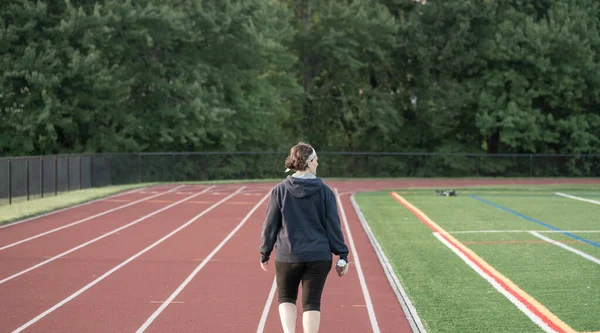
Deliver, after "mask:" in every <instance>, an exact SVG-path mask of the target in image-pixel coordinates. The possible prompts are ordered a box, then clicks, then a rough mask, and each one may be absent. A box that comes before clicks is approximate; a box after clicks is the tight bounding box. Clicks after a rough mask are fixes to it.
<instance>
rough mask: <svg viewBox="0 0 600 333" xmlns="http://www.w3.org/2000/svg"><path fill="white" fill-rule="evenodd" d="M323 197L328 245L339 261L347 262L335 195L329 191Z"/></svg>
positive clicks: (346, 250)
mask: <svg viewBox="0 0 600 333" xmlns="http://www.w3.org/2000/svg"><path fill="white" fill-rule="evenodd" d="M326 193H327V194H326V197H325V216H326V223H325V229H326V230H327V236H328V237H329V245H330V246H331V252H333V254H335V255H338V256H339V257H340V259H343V260H345V261H346V262H348V252H349V251H348V246H346V243H345V242H344V234H343V233H342V226H341V223H340V216H339V214H338V206H337V201H336V198H335V194H334V193H333V191H331V189H328V190H327V191H326Z"/></svg>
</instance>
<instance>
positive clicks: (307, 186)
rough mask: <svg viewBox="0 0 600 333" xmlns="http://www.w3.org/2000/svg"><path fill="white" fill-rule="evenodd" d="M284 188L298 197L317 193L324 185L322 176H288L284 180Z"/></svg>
mask: <svg viewBox="0 0 600 333" xmlns="http://www.w3.org/2000/svg"><path fill="white" fill-rule="evenodd" d="M283 186H284V188H285V189H286V190H287V191H288V192H289V193H290V194H292V195H293V196H295V197H296V198H306V197H310V196H311V195H313V194H315V193H317V192H318V191H319V190H320V189H321V187H322V186H323V180H322V179H320V178H294V177H292V176H288V177H287V178H286V179H285V180H284V181H283Z"/></svg>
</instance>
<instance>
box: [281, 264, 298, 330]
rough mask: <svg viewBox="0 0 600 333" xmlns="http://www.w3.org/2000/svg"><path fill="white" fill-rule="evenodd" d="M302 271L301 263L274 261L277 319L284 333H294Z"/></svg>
mask: <svg viewBox="0 0 600 333" xmlns="http://www.w3.org/2000/svg"><path fill="white" fill-rule="evenodd" d="M303 271H304V264H303V263H287V262H280V261H275V274H276V280H277V301H278V303H279V318H280V319H281V326H283V332H284V333H295V332H296V313H297V311H296V300H297V298H298V286H299V285H300V280H301V279H302V273H303Z"/></svg>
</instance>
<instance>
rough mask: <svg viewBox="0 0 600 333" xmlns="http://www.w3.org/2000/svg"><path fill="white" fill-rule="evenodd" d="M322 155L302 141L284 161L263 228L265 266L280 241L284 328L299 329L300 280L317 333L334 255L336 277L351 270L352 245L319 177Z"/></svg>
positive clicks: (310, 328) (306, 323) (308, 322)
mask: <svg viewBox="0 0 600 333" xmlns="http://www.w3.org/2000/svg"><path fill="white" fill-rule="evenodd" d="M318 165H319V164H318V157H317V153H316V151H315V150H314V149H313V147H311V146H310V145H308V144H306V143H303V142H300V143H298V144H297V145H295V146H294V147H292V149H291V150H290V155H289V156H288V157H287V158H286V160H285V166H286V168H287V170H286V172H288V171H290V170H294V171H295V172H294V174H293V175H291V176H288V177H287V178H286V179H285V180H283V181H282V182H281V183H279V184H278V185H276V186H275V187H274V188H273V189H272V191H271V195H270V199H269V204H268V207H267V211H266V219H265V221H264V223H263V227H262V244H261V246H260V254H261V258H260V263H261V266H262V268H263V269H264V270H265V271H267V267H268V263H269V258H270V255H271V252H272V251H273V248H274V247H275V243H276V244H277V246H276V258H275V275H276V280H277V293H278V299H277V300H278V303H279V316H280V319H281V324H282V326H283V331H284V333H294V332H295V328H296V300H297V298H298V287H299V284H300V282H302V309H303V315H302V324H303V327H304V332H305V333H316V332H318V330H319V325H320V322H321V296H322V293H323V287H324V286H325V280H326V279H327V276H328V274H329V271H330V270H331V266H332V262H333V256H332V253H333V254H335V255H337V256H339V260H338V262H337V264H336V272H337V274H338V276H343V275H345V274H346V273H347V272H348V267H349V265H348V247H347V246H346V244H345V242H344V235H343V234H342V229H341V226H340V219H339V215H338V211H337V203H336V198H335V195H334V193H333V191H332V190H331V189H330V188H329V187H328V186H327V185H325V184H324V183H323V181H322V179H320V178H317V177H316V173H317V166H318Z"/></svg>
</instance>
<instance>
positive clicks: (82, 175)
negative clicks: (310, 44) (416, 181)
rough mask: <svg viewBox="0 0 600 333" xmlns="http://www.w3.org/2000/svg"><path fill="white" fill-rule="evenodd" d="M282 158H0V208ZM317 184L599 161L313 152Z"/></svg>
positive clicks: (255, 173) (280, 163)
mask: <svg viewBox="0 0 600 333" xmlns="http://www.w3.org/2000/svg"><path fill="white" fill-rule="evenodd" d="M286 156H287V152H235V153H228V152H203V153H138V154H92V155H89V154H88V155H56V156H34V157H15V158H1V159H0V205H2V204H11V203H13V202H18V201H20V200H31V199H34V198H42V197H47V196H55V195H58V194H60V193H64V192H70V191H73V190H79V189H87V188H92V187H102V186H108V185H125V184H132V183H142V182H184V181H205V180H229V179H265V178H277V179H279V178H282V177H285V174H284V170H285V166H284V160H285V158H286ZM318 173H319V176H320V177H347V178H386V177H402V178H410V177H415V178H416V177H418V178H447V177H450V178H451V177H461V178H464V177H543V178H554V177H561V178H564V177H599V176H600V154H596V155H516V154H497V155H487V154H442V153H375V152H320V153H319V169H318Z"/></svg>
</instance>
